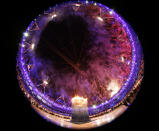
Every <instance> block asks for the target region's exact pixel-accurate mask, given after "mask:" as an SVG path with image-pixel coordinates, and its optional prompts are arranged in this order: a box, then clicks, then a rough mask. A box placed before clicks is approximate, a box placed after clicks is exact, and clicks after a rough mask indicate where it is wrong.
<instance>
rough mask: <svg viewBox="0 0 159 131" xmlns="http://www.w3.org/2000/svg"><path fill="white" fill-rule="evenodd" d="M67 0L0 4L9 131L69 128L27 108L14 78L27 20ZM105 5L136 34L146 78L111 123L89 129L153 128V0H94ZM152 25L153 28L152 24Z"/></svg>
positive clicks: (3, 105)
mask: <svg viewBox="0 0 159 131" xmlns="http://www.w3.org/2000/svg"><path fill="white" fill-rule="evenodd" d="M63 1H66V0H49V1H46V0H43V1H40V0H39V1H34V0H32V1H29V0H26V1H25V0H23V1H22V0H21V1H12V2H11V1H5V2H4V3H1V4H0V7H1V10H2V11H1V22H2V24H1V31H2V34H3V35H1V40H2V43H1V48H0V49H1V53H2V55H1V65H2V68H1V72H2V73H1V76H3V79H1V83H2V84H1V88H2V89H4V91H1V97H2V99H1V109H2V110H3V111H1V116H3V117H2V118H1V119H2V120H3V123H1V124H2V126H3V125H5V128H11V129H12V130H15V129H16V130H24V129H27V130H32V129H37V130H44V129H47V130H69V129H65V128H61V127H58V126H56V125H53V124H51V123H49V122H47V121H46V120H44V119H43V118H42V117H40V116H39V115H38V114H37V113H36V112H34V110H33V109H32V108H31V107H30V104H29V102H28V101H27V99H26V98H25V97H24V95H23V93H22V92H21V90H20V88H19V85H18V81H17V78H16V54H17V47H18V43H19V42H20V40H21V37H22V34H23V32H24V31H25V29H26V28H27V26H28V25H29V24H30V22H31V21H32V20H33V19H34V18H35V17H36V16H38V15H39V14H40V13H41V12H42V11H44V10H47V9H48V8H49V7H50V6H54V5H55V4H58V3H61V2H63ZM97 2H99V3H102V4H106V5H107V6H108V7H110V8H113V9H114V10H115V11H117V12H118V13H119V14H121V16H123V17H124V18H125V19H126V20H127V21H128V22H129V24H130V25H131V26H132V27H133V29H134V30H135V32H136V33H137V35H138V37H139V39H140V41H141V44H142V47H143V52H144V57H145V58H144V60H145V77H144V80H143V82H142V85H141V90H140V92H139V94H138V96H137V99H136V100H135V101H134V103H133V104H132V105H131V107H130V108H129V109H128V110H127V111H126V112H125V113H124V114H123V115H121V116H120V117H119V118H117V119H116V120H115V121H113V122H112V123H110V124H108V125H105V126H102V127H99V128H96V129H92V130H122V129H124V130H129V129H134V130H138V129H141V130H143V129H146V128H149V129H150V128H151V130H152V128H154V127H155V126H156V125H155V121H156V120H155V117H156V115H157V113H156V112H154V109H155V108H156V107H155V105H154V103H153V100H152V97H153V93H154V92H153V91H154V88H156V87H155V86H153V83H152V82H153V74H152V70H153V64H152V63H151V61H154V59H155V58H153V57H152V52H153V50H152V46H153V43H152V38H151V36H152V33H153V31H152V26H154V25H153V24H152V21H153V20H152V12H153V9H152V8H151V7H152V6H153V5H152V4H153V2H152V1H151V2H150V1H146V0H145V1H142V0H97ZM154 28H155V27H154Z"/></svg>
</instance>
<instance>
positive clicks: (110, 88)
mask: <svg viewBox="0 0 159 131" xmlns="http://www.w3.org/2000/svg"><path fill="white" fill-rule="evenodd" d="M107 90H108V91H111V93H110V96H111V97H112V96H114V95H115V94H116V93H117V92H118V91H119V90H120V86H119V83H118V82H117V80H112V81H111V82H110V83H109V84H108V88H107Z"/></svg>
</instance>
